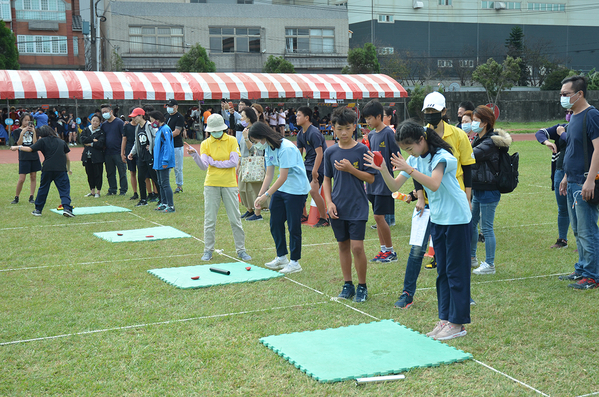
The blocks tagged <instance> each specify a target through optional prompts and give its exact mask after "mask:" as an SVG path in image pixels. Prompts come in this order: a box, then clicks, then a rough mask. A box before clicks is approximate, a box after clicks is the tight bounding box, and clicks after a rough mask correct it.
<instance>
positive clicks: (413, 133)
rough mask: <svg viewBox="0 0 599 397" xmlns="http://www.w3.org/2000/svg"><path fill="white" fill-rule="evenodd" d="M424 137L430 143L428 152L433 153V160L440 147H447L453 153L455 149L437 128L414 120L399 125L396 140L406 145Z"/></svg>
mask: <svg viewBox="0 0 599 397" xmlns="http://www.w3.org/2000/svg"><path fill="white" fill-rule="evenodd" d="M420 138H424V139H425V140H426V143H427V144H428V152H429V153H430V154H431V161H432V159H433V157H434V156H435V154H436V153H437V151H438V150H439V149H445V150H447V151H448V152H449V153H451V154H453V149H452V148H451V146H450V145H449V143H447V142H445V141H444V140H443V139H442V138H441V137H440V136H439V134H437V133H436V132H435V130H433V129H431V128H427V127H423V126H421V125H420V124H418V123H416V122H415V121H412V120H406V121H404V122H403V123H401V124H400V125H399V126H398V127H397V132H395V140H396V141H397V142H398V143H403V144H404V145H406V144H407V145H410V144H413V143H416V142H418V141H420Z"/></svg>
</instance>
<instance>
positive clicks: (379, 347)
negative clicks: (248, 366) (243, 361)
mask: <svg viewBox="0 0 599 397" xmlns="http://www.w3.org/2000/svg"><path fill="white" fill-rule="evenodd" d="M260 342H261V343H262V344H264V345H265V346H266V347H268V348H270V349H272V350H273V351H274V352H275V353H277V354H278V355H279V356H281V357H283V358H284V359H285V360H287V361H289V362H290V363H291V364H293V365H295V366H296V367H297V368H298V369H299V370H300V371H302V372H305V373H306V374H307V375H310V376H312V377H313V378H314V379H316V380H318V381H319V382H323V383H325V382H340V381H344V380H350V379H356V378H366V377H372V376H380V375H390V374H397V373H400V372H404V371H407V370H409V369H411V368H419V367H436V366H439V365H441V364H451V363H454V362H459V361H464V360H468V359H471V358H472V355H471V354H469V353H465V352H463V351H461V350H458V349H456V348H454V347H451V346H448V345H446V344H443V343H441V342H439V341H436V340H433V339H431V338H429V337H427V336H425V335H422V334H420V333H418V332H416V331H413V330H411V329H409V328H406V327H404V326H403V325H401V324H399V323H396V322H395V321H393V320H382V321H378V322H372V323H369V324H359V325H350V326H348V327H341V328H335V329H325V330H317V331H306V332H299V333H298V332H296V333H292V334H283V335H272V336H267V337H264V338H261V339H260Z"/></svg>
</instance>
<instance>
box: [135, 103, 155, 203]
mask: <svg viewBox="0 0 599 397" xmlns="http://www.w3.org/2000/svg"><path fill="white" fill-rule="evenodd" d="M145 115H146V112H145V111H144V110H143V109H142V108H135V109H133V112H132V113H131V114H130V115H129V117H131V118H132V119H133V121H134V122H135V124H136V125H137V126H136V128H135V143H134V144H133V147H132V148H131V152H130V153H129V155H128V156H127V158H128V159H129V160H133V156H135V155H137V183H138V185H139V198H140V200H139V202H138V203H137V204H136V206H137V207H141V206H145V205H148V199H147V192H146V177H147V176H148V175H149V177H150V179H152V180H153V181H154V183H156V184H157V178H156V171H155V170H154V168H153V167H152V166H153V164H154V156H153V153H152V151H153V149H154V137H155V136H156V131H155V130H154V128H152V126H151V125H150V123H148V121H147V120H146V119H145ZM158 202H159V203H160V200H158Z"/></svg>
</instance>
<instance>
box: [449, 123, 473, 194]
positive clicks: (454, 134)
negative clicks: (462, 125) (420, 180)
mask: <svg viewBox="0 0 599 397" xmlns="http://www.w3.org/2000/svg"><path fill="white" fill-rule="evenodd" d="M443 140H444V141H445V142H447V143H449V145H450V146H451V148H452V149H453V153H452V154H453V157H455V158H456V160H458V169H457V171H456V174H455V177H456V179H457V180H458V182H459V183H460V188H461V189H462V190H464V191H465V190H466V188H465V187H464V171H463V170H462V166H463V165H471V164H474V163H476V160H475V159H474V154H473V153H472V145H471V144H470V140H469V139H468V135H467V134H466V133H465V132H464V131H462V130H461V129H459V128H458V127H454V126H453V125H449V124H447V123H446V122H445V121H444V122H443Z"/></svg>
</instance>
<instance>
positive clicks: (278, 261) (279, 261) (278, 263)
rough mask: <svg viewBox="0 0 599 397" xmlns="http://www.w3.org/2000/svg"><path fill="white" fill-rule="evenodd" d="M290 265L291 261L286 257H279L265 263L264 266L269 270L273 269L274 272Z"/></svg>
mask: <svg viewBox="0 0 599 397" xmlns="http://www.w3.org/2000/svg"><path fill="white" fill-rule="evenodd" d="M288 264H289V259H287V257H286V256H277V257H276V258H275V259H273V260H272V261H270V262H267V263H265V264H264V266H266V267H267V268H269V269H272V270H279V269H282V268H284V267H285V266H287V265H288Z"/></svg>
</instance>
